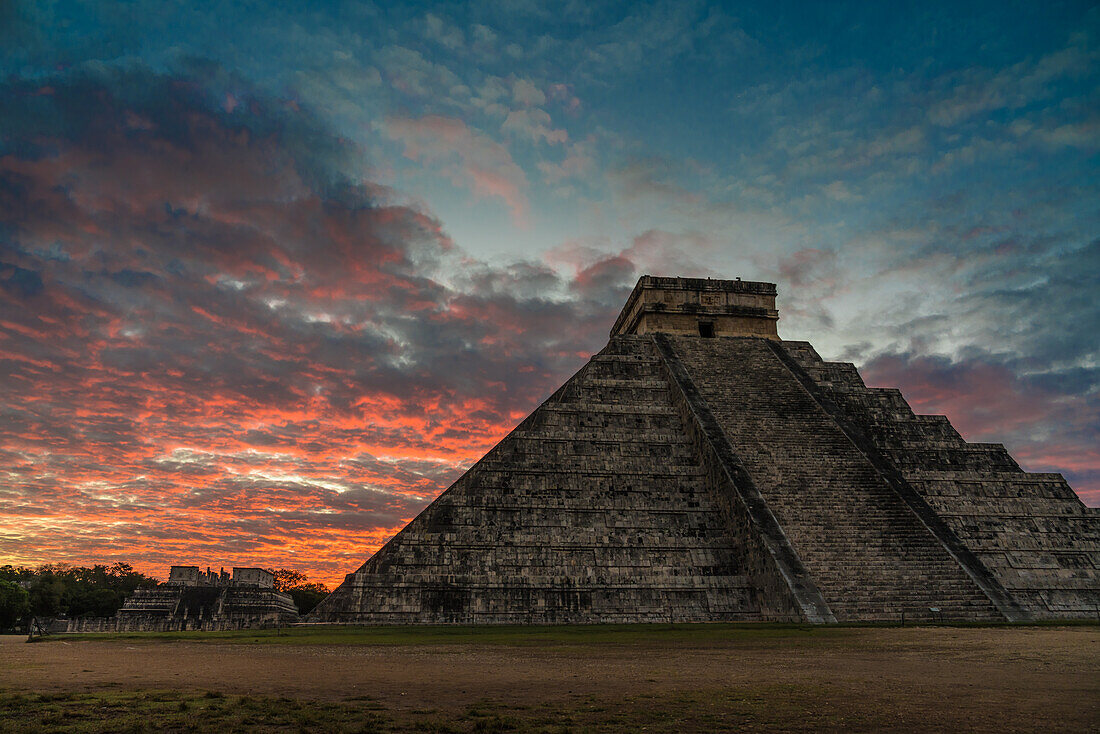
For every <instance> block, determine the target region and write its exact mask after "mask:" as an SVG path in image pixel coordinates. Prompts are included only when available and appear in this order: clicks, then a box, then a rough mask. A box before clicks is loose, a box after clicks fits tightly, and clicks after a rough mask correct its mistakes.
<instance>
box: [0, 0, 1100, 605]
mask: <svg viewBox="0 0 1100 734" xmlns="http://www.w3.org/2000/svg"><path fill="white" fill-rule="evenodd" d="M1098 39H1100V9H1098V8H1097V7H1095V6H1093V4H1092V3H1087V2H1044V3H1034V2H1018V3H1014V2H1004V1H1003V0H999V1H998V2H989V3H982V2H974V3H958V2H945V3H938V2H929V1H928V0H924V1H922V2H913V3H905V2H899V3H864V2H851V3H845V2H828V3H805V4H804V3H797V2H793V3H792V2H783V1H782V0H773V1H772V2H768V3H722V4H708V3H704V2H690V1H681V2H670V3H664V2H658V3H641V2H624V3H618V2H600V1H591V0H588V1H585V2H564V3H563V2H539V1H537V0H509V2H501V3H491V2H486V3H472V4H469V3H442V4H431V3H429V4H419V3H415V4H414V3H408V4H396V3H382V4H378V5H374V4H371V3H368V2H354V3H325V2H311V3H259V2H235V3H234V2H209V3H208V2H195V1H194V0H188V1H184V0H178V1H176V2H171V1H169V0H157V2H148V1H142V0H138V1H136V2H110V1H108V0H101V1H99V2H88V3H82V2H18V1H16V2H12V1H11V0H6V1H0V564H2V563H13V564H24V565H37V564H40V563H48V562H58V561H65V562H69V563H78V564H90V563H105V562H114V561H119V560H121V561H126V562H129V563H132V564H133V565H134V566H135V567H136V568H138V569H139V570H141V571H144V572H147V573H150V574H153V575H157V576H162V577H163V576H165V575H166V573H167V567H168V566H169V565H172V564H183V563H191V564H200V565H204V566H205V565H211V566H214V567H218V566H223V565H224V566H226V567H228V566H232V565H263V566H269V567H289V568H296V569H300V570H303V571H305V572H306V573H308V574H309V575H310V576H311V577H312V578H314V579H315V580H318V581H323V582H326V583H330V584H332V583H336V582H339V581H340V580H341V579H342V578H343V575H344V574H345V573H348V572H350V571H352V570H354V569H355V568H356V567H357V566H358V565H360V564H361V563H362V562H363V561H364V560H365V559H366V558H368V557H369V556H370V555H371V553H372V552H373V551H374V550H375V549H377V548H378V547H379V546H380V545H381V544H382V543H383V542H384V541H385V540H386V539H387V538H388V537H390V536H391V535H392V534H393V533H395V532H396V531H397V530H399V529H400V528H401V527H402V526H403V525H404V523H405V522H406V521H408V520H409V519H410V518H412V517H413V516H415V515H416V513H417V512H419V511H420V510H421V509H422V508H423V507H424V506H425V505H426V504H427V503H428V502H430V501H431V500H432V499H433V498H434V497H435V496H436V495H437V494H438V493H439V492H441V491H442V490H443V489H445V488H446V487H447V486H448V485H449V484H450V483H451V482H452V481H454V480H455V479H456V478H457V477H458V476H459V475H461V473H462V471H463V470H464V468H466V467H467V466H469V465H470V464H472V463H473V462H474V461H476V460H477V458H479V457H480V456H481V455H482V454H483V453H484V452H485V451H486V450H487V449H488V448H490V447H491V446H492V445H493V444H494V443H495V442H496V441H498V440H499V439H500V438H501V437H503V436H504V435H505V434H506V433H507V432H508V431H509V430H510V429H511V428H512V427H514V426H515V425H516V424H517V423H518V422H519V421H520V420H521V419H522V418H523V417H524V416H525V415H527V413H528V412H530V411H531V410H532V409H533V408H534V407H535V406H537V405H538V404H539V403H540V402H541V401H542V400H544V399H545V398H546V397H547V396H548V395H549V394H550V393H551V392H552V391H553V390H554V389H555V388H556V387H557V386H558V385H560V384H561V383H562V382H564V380H565V379H567V378H568V377H569V376H570V375H571V374H572V373H573V372H574V371H576V370H577V369H578V368H579V367H580V366H581V365H582V364H584V362H585V361H586V360H587V359H588V357H589V356H590V355H591V354H593V353H594V352H596V351H598V350H599V349H601V348H602V347H603V345H604V344H605V343H606V341H607V336H608V331H609V329H610V327H611V324H612V323H613V321H614V318H615V316H616V315H617V313H618V310H619V308H620V307H621V305H622V304H623V302H624V301H625V298H626V295H627V294H628V293H629V290H630V288H631V287H632V286H633V284H634V282H635V281H636V280H637V278H638V276H639V275H641V274H643V273H649V274H656V275H682V276H699V277H727V278H732V277H742V278H745V279H750V280H765V281H770V282H775V283H777V284H778V289H779V297H778V307H779V311H780V316H781V320H780V322H779V328H780V335H781V336H782V337H783V338H786V339H801V340H808V341H810V342H812V343H813V344H814V346H815V347H816V348H817V350H818V352H819V353H820V354H821V355H822V356H823V357H825V358H826V359H831V360H843V361H851V362H854V363H855V364H856V365H857V366H858V367H859V368H860V370H861V372H862V374H863V375H864V378H865V380H866V381H867V383H868V384H870V385H875V386H889V387H899V388H900V389H901V390H902V391H903V393H904V394H905V396H906V397H907V399H908V400H909V402H910V404H911V405H912V406H913V408H914V410H916V411H917V412H920V413H942V414H946V415H947V416H948V417H949V418H950V419H951V420H952V422H953V423H954V425H955V427H956V428H957V429H958V430H959V431H960V432H961V433H962V434H963V435H964V437H966V438H967V439H968V440H972V441H993V442H1003V443H1004V444H1005V445H1006V446H1007V447H1008V448H1009V450H1010V451H1011V452H1012V453H1013V455H1014V456H1015V457H1016V459H1017V460H1018V461H1019V462H1020V463H1021V465H1022V466H1023V467H1024V468H1025V469H1027V470H1030V471H1057V472H1062V473H1063V474H1064V475H1065V476H1066V478H1067V479H1068V480H1069V482H1070V484H1071V485H1072V486H1073V487H1074V489H1075V490H1076V491H1077V492H1078V494H1079V495H1080V496H1081V497H1082V499H1083V500H1084V501H1085V502H1086V503H1088V504H1090V505H1093V506H1097V505H1100V448H1098V447H1100V346H1098V345H1100V339H1098V338H1097V333H1098V332H1100V305H1098V302H1100V298H1098V297H1097V296H1098V294H1100V191H1098V185H1100V176H1098V173H1100V165H1098V164H1100V158H1098V154H1100V46H1098Z"/></svg>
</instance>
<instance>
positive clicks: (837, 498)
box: [669, 337, 1003, 621]
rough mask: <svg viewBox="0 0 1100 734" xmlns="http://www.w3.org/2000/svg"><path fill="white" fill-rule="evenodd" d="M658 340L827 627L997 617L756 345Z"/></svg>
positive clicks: (857, 454)
mask: <svg viewBox="0 0 1100 734" xmlns="http://www.w3.org/2000/svg"><path fill="white" fill-rule="evenodd" d="M669 340H670V342H671V343H672V345H673V348H674V350H675V352H676V353H677V355H678V357H679V358H680V360H681V361H682V363H683V364H684V365H685V366H686V368H687V371H688V373H689V374H690V377H691V379H692V380H693V381H694V383H695V386H696V387H697V388H698V390H699V392H700V393H701V395H702V397H703V398H704V399H705V401H706V403H707V405H708V406H709V408H710V410H711V412H712V413H713V414H714V416H715V417H716V418H717V420H718V421H719V423H720V424H721V425H722V428H723V430H724V431H725V432H726V435H727V436H728V439H729V442H730V444H731V445H732V446H733V447H734V450H735V451H736V452H737V453H738V458H739V460H740V461H741V462H742V464H743V465H744V468H745V469H746V471H747V472H748V474H749V476H750V477H751V478H752V481H753V482H754V483H755V484H756V486H757V488H758V489H759V490H760V492H761V494H762V495H763V497H764V499H765V501H766V502H767V505H768V507H769V508H770V509H771V511H772V512H773V513H774V514H775V516H776V517H777V519H778V520H779V523H780V525H781V526H782V527H783V529H784V531H785V533H786V535H787V537H788V538H789V540H790V543H791V545H792V546H793V547H794V549H795V550H796V551H797V553H798V554H799V556H800V558H801V560H802V562H803V563H804V564H805V567H806V568H807V569H808V571H809V572H810V574H811V576H812V578H813V580H814V581H815V582H816V584H817V587H818V589H819V590H820V592H821V595H822V596H823V597H824V599H825V601H826V602H827V603H828V605H829V607H830V609H831V610H832V612H833V614H834V615H835V616H836V618H837V619H838V620H839V621H856V620H859V621H873V620H889V621H897V620H899V619H900V618H901V616H902V614H904V615H905V617H906V619H910V620H921V619H929V618H937V619H938V618H943V619H953V620H996V619H1003V617H1002V615H1001V614H1000V613H999V612H998V611H997V609H996V608H995V607H994V606H993V605H992V603H991V602H990V600H989V598H988V597H987V596H986V595H985V594H984V593H983V592H982V590H981V589H980V588H979V587H978V586H977V585H976V584H975V583H974V581H973V580H972V579H971V578H970V577H969V576H968V575H967V573H966V572H965V571H964V570H963V568H962V567H961V566H960V565H959V563H958V562H957V561H956V560H955V559H954V558H953V557H952V556H951V555H950V554H949V553H948V552H947V550H946V549H945V548H944V546H943V545H942V544H941V543H940V541H939V540H937V538H936V537H935V536H934V535H933V534H932V533H931V532H930V531H929V530H928V528H927V527H925V525H924V524H922V522H921V520H920V519H919V518H918V516H917V515H916V514H915V513H914V512H913V511H912V510H911V509H910V507H909V506H908V505H907V504H906V503H905V502H904V501H902V499H901V498H900V497H899V496H898V494H897V492H896V491H895V490H894V489H893V488H892V487H891V485H890V484H889V483H888V482H887V481H886V480H885V479H884V478H883V476H882V475H881V474H880V473H879V471H878V470H877V469H876V468H875V466H874V465H873V464H872V463H871V462H870V461H869V460H868V458H867V457H866V456H865V455H864V454H863V453H862V452H861V451H860V450H859V449H858V448H857V447H856V446H855V445H854V444H853V443H852V441H851V440H850V439H849V437H848V436H847V435H846V434H845V433H844V432H843V431H842V430H841V429H840V427H838V425H837V424H836V423H835V422H834V421H833V420H832V419H831V418H830V416H829V415H828V414H827V413H826V412H825V411H824V410H823V409H822V407H821V406H820V405H819V404H818V403H817V402H816V401H815V400H814V398H813V397H812V396H811V395H810V394H809V393H808V392H806V390H805V389H803V387H802V385H801V384H800V383H799V382H798V381H797V380H796V379H795V377H794V376H793V375H792V374H791V372H790V371H789V370H788V369H787V368H786V367H785V366H784V364H783V363H782V362H781V361H780V359H778V358H777V356H776V355H775V353H774V352H773V351H772V349H771V347H769V346H768V344H767V342H766V341H765V340H763V339H754V338H736V337H729V338H718V339H693V338H690V337H669ZM933 609H937V610H939V611H938V612H934V611H932V610H933Z"/></svg>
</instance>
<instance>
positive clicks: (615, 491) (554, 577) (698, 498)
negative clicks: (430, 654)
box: [309, 276, 1100, 624]
mask: <svg viewBox="0 0 1100 734" xmlns="http://www.w3.org/2000/svg"><path fill="white" fill-rule="evenodd" d="M775 298H776V287H775V285H774V284H772V283H759V282H751V281H747V280H710V279H696V278H664V277H651V276H643V277H642V278H641V279H640V280H639V281H638V284H637V286H636V287H635V288H634V290H633V292H632V293H631V294H630V297H629V298H628V299H627V302H626V306H625V307H624V308H623V310H622V313H621V314H620V316H619V318H618V320H617V321H616V322H615V325H614V328H613V329H612V330H611V339H610V341H609V342H608V344H607V346H606V347H604V349H603V350H602V351H600V352H599V353H598V354H596V355H595V356H593V357H592V358H591V360H589V362H588V363H587V364H586V365H584V367H582V368H581V369H580V371H578V372H577V373H576V374H575V375H574V376H573V377H572V378H570V379H569V380H568V381H567V382H566V383H565V384H564V385H562V386H561V388H559V389H558V390H557V392H555V393H554V394H553V395H551V396H550V398H549V399H547V400H546V402H544V403H543V404H542V405H540V406H539V407H538V408H537V409H536V410H535V411H534V412H533V413H531V415H530V416H528V417H527V418H526V419H525V420H524V421H523V422H522V423H521V424H520V425H519V426H518V427H516V429H515V430H513V431H512V432H511V433H510V434H508V435H507V436H506V437H505V438H504V439H503V440H501V441H500V443H498V444H497V445H496V446H495V447H494V448H493V449H492V450H490V451H489V452H488V453H487V454H486V455H485V456H484V457H483V458H482V459H481V460H480V461H478V462H477V463H476V464H475V465H474V466H473V467H471V468H470V470H469V471H467V472H466V473H465V474H464V475H463V476H462V477H461V478H460V479H459V480H458V481H456V482H455V483H454V484H453V485H452V486H451V487H450V488H449V489H448V490H447V491H446V492H444V493H443V494H441V495H440V496H439V498H438V499H436V500H435V502H433V503H432V504H431V505H429V506H428V507H427V508H426V509H425V510H424V511H423V512H421V513H420V515H418V516H417V517H416V518H415V519H414V520H412V521H411V522H410V523H409V524H408V525H407V526H406V527H405V528H404V529H403V530H402V531H401V532H400V533H398V534H397V535H396V536H394V537H393V538H392V539H391V540H390V541H389V542H388V543H386V545H385V546H383V547H382V548H381V549H380V550H379V551H378V552H377V553H375V554H374V556H373V557H372V558H370V560H368V561H367V562H366V563H364V564H363V566H362V567H361V568H360V569H359V570H358V571H356V572H355V573H351V574H348V576H347V579H346V580H345V581H344V583H343V584H341V585H340V587H339V588H337V589H336V590H335V591H334V592H333V593H332V594H331V595H330V596H329V597H327V598H326V599H325V600H324V601H323V602H322V603H321V604H320V605H319V606H318V607H317V609H316V610H315V611H314V612H313V613H312V614H311V615H310V617H309V621H313V622H329V623H344V624H351V623H354V624H549V623H602V622H669V621H675V622H712V621H738V620H798V621H804V622H810V623H832V622H863V621H891V622H898V621H906V620H910V621H928V620H936V621H940V620H973V621H988V622H994V621H1028V620H1037V619H1059V618H1061V619H1068V618H1075V617H1081V618H1085V617H1093V616H1095V615H1096V614H1097V608H1098V606H1100V513H1098V511H1097V510H1095V509H1090V508H1087V507H1085V506H1084V504H1083V503H1082V502H1081V500H1080V499H1079V498H1078V497H1077V495H1076V494H1075V493H1074V492H1073V490H1072V489H1071V488H1070V486H1069V485H1068V484H1067V483H1066V480H1065V479H1064V478H1063V477H1062V476H1061V475H1060V474H1034V473H1028V472H1024V471H1022V470H1021V469H1020V467H1019V465H1017V463H1016V462H1015V461H1014V460H1013V459H1012V457H1011V456H1009V454H1008V452H1007V451H1006V450H1005V448H1004V447H1003V446H1001V445H999V444H982V443H968V442H967V441H964V440H963V439H962V437H960V435H959V434H958V433H957V432H956V431H955V430H954V428H952V427H951V424H950V423H949V422H948V420H947V419H946V418H945V417H943V416H938V415H931V416H929V415H915V414H914V413H913V411H912V410H911V409H910V407H909V405H908V404H907V403H906V402H905V400H904V398H903V397H902V395H901V393H900V392H899V391H897V390H893V389H880V388H868V387H867V386H865V385H864V384H863V380H862V379H861V378H860V376H859V373H858V372H857V371H856V369H855V367H853V365H851V364H846V363H835V362H825V361H823V360H822V359H821V357H819V356H818V354H817V352H815V351H814V348H813V347H812V346H810V344H808V343H807V342H800V341H784V340H781V339H780V338H779V336H778V332H777V330H776V324H777V321H778V318H779V314H778V312H777V311H776V308H775Z"/></svg>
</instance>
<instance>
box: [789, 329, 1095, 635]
mask: <svg viewBox="0 0 1100 734" xmlns="http://www.w3.org/2000/svg"><path fill="white" fill-rule="evenodd" d="M783 348H784V349H785V350H786V351H787V353H788V354H789V355H791V356H792V357H793V358H795V359H796V360H797V361H798V362H799V364H800V365H801V366H802V367H803V368H804V369H805V370H806V371H807V373H808V374H810V376H811V377H812V378H813V379H815V380H816V382H817V384H818V386H819V387H820V388H821V389H822V390H824V391H825V394H826V395H827V396H828V397H829V399H831V400H832V401H834V402H835V403H836V404H837V405H839V406H840V407H841V408H842V409H843V410H845V412H846V416H847V419H848V420H850V421H852V422H853V423H855V424H856V425H858V426H859V427H860V429H861V430H862V431H863V433H864V434H865V435H866V436H867V437H868V438H869V439H870V440H871V441H872V442H873V444H874V445H875V447H876V449H877V450H878V451H879V452H881V454H882V455H883V456H885V457H886V458H887V459H888V460H890V461H891V462H892V463H893V465H894V466H896V467H897V469H898V470H899V472H900V473H901V475H902V476H903V477H904V478H905V481H907V482H908V484H909V485H910V486H911V487H913V489H914V490H915V491H917V492H918V493H919V494H920V495H921V496H922V497H924V499H925V500H926V501H927V502H928V503H929V505H930V506H931V507H932V508H933V509H934V510H935V511H936V513H937V515H938V516H939V517H940V518H941V519H942V520H943V521H944V522H945V523H946V524H947V525H948V527H950V528H951V530H952V531H953V532H954V533H955V534H956V535H957V536H958V538H959V539H960V541H962V543H963V544H964V545H966V546H967V547H968V548H970V549H971V550H972V551H974V552H976V553H977V554H978V557H979V558H980V559H981V560H982V562H983V563H984V564H985V566H986V568H988V569H989V570H990V572H991V573H992V574H993V576H994V577H995V578H997V579H998V580H999V581H1000V583H1001V584H1002V586H1004V587H1005V588H1006V589H1010V590H1012V595H1013V596H1014V598H1016V599H1018V601H1019V603H1020V604H1021V605H1022V606H1023V607H1024V609H1026V610H1027V611H1028V612H1029V613H1031V614H1032V615H1035V616H1037V617H1040V618H1042V617H1050V618H1065V617H1067V616H1069V617H1072V616H1079V617H1081V616H1084V617H1090V616H1092V615H1094V614H1095V608H1096V606H1097V605H1100V550H1098V544H1097V539H1098V537H1100V523H1097V522H1096V520H1095V519H1094V518H1091V517H1090V516H1089V511H1088V509H1087V508H1085V506H1084V505H1083V504H1082V503H1081V501H1080V500H1079V499H1078V497H1077V495H1076V494H1075V493H1074V492H1073V490H1072V489H1071V488H1070V486H1069V485H1068V484H1067V483H1066V481H1065V479H1064V478H1063V477H1062V476H1061V475H1059V474H1029V473H1025V472H1023V471H1022V470H1021V469H1020V467H1019V465H1018V464H1017V463H1016V462H1015V460H1013V459H1012V457H1011V456H1010V455H1009V454H1008V452H1007V451H1006V450H1005V448H1004V447H1003V446H1001V445H1000V444H972V443H967V442H966V441H964V440H963V439H962V437H961V436H959V434H958V433H957V432H956V431H955V430H954V428H952V427H951V424H950V423H949V422H948V420H947V418H946V417H944V416H923V415H915V414H914V413H913V412H912V410H910V409H909V406H908V404H906V403H905V400H904V397H903V396H902V395H901V394H900V393H898V392H897V391H891V390H880V389H870V388H867V387H865V386H864V384H863V382H862V380H860V379H855V378H853V377H852V371H851V370H850V369H849V368H848V366H847V365H843V364H841V365H834V364H831V363H827V362H823V361H822V360H821V358H820V356H818V355H817V353H816V352H814V351H813V349H812V347H809V345H807V344H805V343H804V342H784V343H783ZM857 376H858V375H857ZM1052 551H1057V552H1059V553H1063V554H1068V556H1071V557H1072V558H1073V563H1075V564H1078V565H1081V566H1082V573H1083V574H1084V575H1085V576H1088V577H1089V578H1087V579H1085V580H1084V581H1081V582H1080V583H1082V584H1083V585H1084V586H1085V587H1086V588H1083V589H1080V593H1077V592H1074V594H1069V595H1067V593H1066V590H1065V586H1066V582H1065V579H1064V578H1063V577H1062V576H1061V575H1060V574H1061V571H1062V569H1059V568H1050V566H1051V565H1055V566H1057V565H1058V564H1051V563H1050V560H1049V559H1050V555H1049V554H1050V552H1052ZM1009 557H1011V558H1012V559H1013V563H1011V564H1010V563H1008V562H1007V560H1006V559H1007V558H1009ZM1021 574H1027V580H1026V582H1025V581H1022V579H1021ZM1022 583H1023V584H1026V585H1027V586H1029V587H1031V588H1030V590H1029V591H1028V593H1020V592H1019V591H1018V589H1019V588H1020V586H1021V584H1022Z"/></svg>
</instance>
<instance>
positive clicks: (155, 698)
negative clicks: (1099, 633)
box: [0, 686, 919, 734]
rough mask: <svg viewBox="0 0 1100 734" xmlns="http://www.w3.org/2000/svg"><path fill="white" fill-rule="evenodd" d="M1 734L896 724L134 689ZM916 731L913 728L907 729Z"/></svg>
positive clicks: (579, 702) (639, 708) (37, 699)
mask: <svg viewBox="0 0 1100 734" xmlns="http://www.w3.org/2000/svg"><path fill="white" fill-rule="evenodd" d="M0 714H2V716H0V732H4V733H7V732H12V733H14V732H19V733H20V734H23V733H24V732H28V733H34V732H42V733H45V732H152V731H168V732H185V731H186V732H249V731H279V732H306V731H309V732H312V731H325V732H440V733H443V732H448V733H454V734H459V733H462V734H465V733H467V732H540V733H547V734H549V733H551V732H554V733H564V732H620V731H640V730H643V729H644V730H646V731H656V732H689V731H735V730H743V729H767V730H773V731H775V730H779V731H782V730H796V729H798V730H803V729H840V728H848V729H852V728H854V729H875V728H879V727H882V726H885V725H889V724H893V725H895V726H896V725H897V724H899V723H902V722H899V721H898V720H897V719H896V718H895V719H889V720H887V719H884V718H883V717H882V715H881V714H879V713H877V712H873V711H863V710H861V709H860V708H859V707H853V706H847V707H846V706H843V705H838V704H837V703H835V702H831V701H830V700H829V696H828V691H827V690H825V689H823V688H822V689H817V688H815V689H806V688H799V687H797V686H778V687H777V686H761V687H755V688H749V689H738V690H708V691H696V692H691V693H686V694H669V695H655V696H632V697H629V698H624V699H619V700H605V699H600V698H597V697H595V696H578V697H576V698H575V700H573V701H570V702H568V703H565V704H560V703H559V704H553V705H549V704H542V705H538V706H518V705H512V706H509V705H505V704H501V703H495V702H492V701H478V702H476V703H474V704H470V705H468V706H465V707H464V708H462V709H460V710H457V711H454V712H449V713H444V712H440V711H438V710H427V711H425V710H415V709H414V710H410V711H386V710H385V707H384V706H382V705H381V704H380V703H379V702H378V701H376V700H373V699H365V698H357V699H348V700H345V701H339V702H326V701H308V700H298V699H290V698H256V697H249V696H225V695H222V694H220V693H214V692H210V693H188V692H176V691H133V692H97V693H63V694H49V695H47V694H18V693H16V694H10V693H9V694H4V693H0ZM911 723H912V724H913V725H918V724H919V722H917V721H914V722H911Z"/></svg>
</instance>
